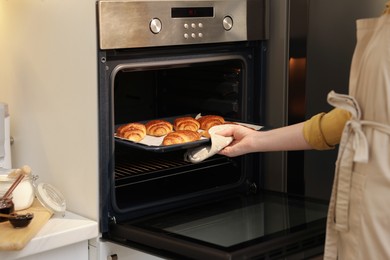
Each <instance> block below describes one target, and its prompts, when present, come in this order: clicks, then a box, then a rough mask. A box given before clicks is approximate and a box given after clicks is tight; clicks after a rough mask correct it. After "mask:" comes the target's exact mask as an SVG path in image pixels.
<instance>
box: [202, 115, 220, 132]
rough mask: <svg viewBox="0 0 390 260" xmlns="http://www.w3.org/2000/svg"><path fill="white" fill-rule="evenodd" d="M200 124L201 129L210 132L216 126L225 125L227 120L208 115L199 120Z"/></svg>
mask: <svg viewBox="0 0 390 260" xmlns="http://www.w3.org/2000/svg"><path fill="white" fill-rule="evenodd" d="M198 122H199V124H200V129H202V130H209V129H210V128H211V127H213V126H215V125H221V124H223V123H225V119H224V118H223V117H221V116H216V115H207V116H202V117H200V118H198Z"/></svg>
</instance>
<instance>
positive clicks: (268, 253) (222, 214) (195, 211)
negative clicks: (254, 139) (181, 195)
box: [106, 191, 328, 259]
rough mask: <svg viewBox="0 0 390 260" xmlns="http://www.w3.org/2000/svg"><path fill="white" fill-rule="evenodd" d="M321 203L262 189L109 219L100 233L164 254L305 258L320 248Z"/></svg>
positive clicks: (324, 206)
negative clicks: (124, 218) (111, 221)
mask: <svg viewBox="0 0 390 260" xmlns="http://www.w3.org/2000/svg"><path fill="white" fill-rule="evenodd" d="M327 208H328V206H327V202H324V201H318V200H312V199H307V198H302V197H296V196H292V195H287V194H284V193H276V192H268V191H262V192H260V193H258V194H255V195H245V196H233V197H227V198H224V199H223V200H221V199H219V200H218V199H216V200H211V201H209V202H208V203H203V204H197V205H191V206H188V207H185V208H181V209H179V210H171V211H167V212H164V213H160V214H154V215H152V216H146V217H142V218H140V219H136V220H131V221H127V222H123V223H115V224H112V226H111V227H110V232H109V233H108V234H106V235H107V239H109V240H111V241H115V242H117V243H120V244H124V245H126V246H129V247H132V248H136V249H138V250H141V251H144V252H147V253H149V254H153V255H157V256H159V257H162V258H169V259H280V258H284V257H289V259H307V258H310V257H313V256H316V255H319V254H321V253H322V252H323V244H324V238H325V225H326V214H327ZM291 257H292V258H291ZM294 257H295V258H294Z"/></svg>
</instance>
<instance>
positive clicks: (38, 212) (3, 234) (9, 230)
mask: <svg viewBox="0 0 390 260" xmlns="http://www.w3.org/2000/svg"><path fill="white" fill-rule="evenodd" d="M17 213H34V218H33V219H32V220H31V222H30V224H29V225H28V226H27V227H24V228H14V227H13V226H12V225H11V223H10V222H9V221H5V222H1V223H0V251H13V250H20V249H23V248H24V247H25V245H26V244H27V243H28V242H29V241H30V240H31V239H32V238H33V237H34V236H35V235H36V234H37V233H38V231H39V230H40V229H41V228H42V227H43V226H44V225H45V224H46V222H47V221H48V220H49V219H50V218H51V216H52V215H53V214H52V213H51V212H50V211H49V210H48V209H46V208H45V207H43V206H42V204H41V203H40V202H39V201H38V200H37V199H35V200H34V202H33V204H32V205H31V207H30V208H28V209H25V210H20V211H18V212H17Z"/></svg>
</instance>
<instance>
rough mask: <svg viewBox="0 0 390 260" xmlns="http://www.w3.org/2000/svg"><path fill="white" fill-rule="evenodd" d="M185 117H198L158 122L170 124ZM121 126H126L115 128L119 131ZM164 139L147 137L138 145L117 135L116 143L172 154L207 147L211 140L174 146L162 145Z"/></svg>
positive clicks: (170, 118) (167, 119) (171, 118)
mask: <svg viewBox="0 0 390 260" xmlns="http://www.w3.org/2000/svg"><path fill="white" fill-rule="evenodd" d="M185 116H190V117H193V118H195V117H196V115H181V116H174V117H164V118H157V119H158V120H166V121H168V122H170V123H172V125H173V122H174V121H175V119H176V118H179V117H185ZM151 120H154V119H150V120H145V121H138V123H142V124H146V123H147V122H149V121H151ZM121 125H124V124H119V125H116V126H115V129H118V127H120V126H121ZM163 139H164V136H161V137H156V136H149V135H147V136H146V137H145V138H144V139H143V140H141V141H140V142H138V143H136V142H133V141H130V140H127V139H124V138H121V137H118V136H116V135H115V142H116V143H120V144H124V145H126V146H129V147H132V148H136V149H141V150H145V151H152V152H162V153H164V152H170V151H177V150H183V149H189V148H194V147H197V146H200V145H205V144H208V143H210V139H209V138H205V137H202V138H201V139H200V140H197V141H194V142H188V143H183V144H173V145H160V144H161V143H162V141H163Z"/></svg>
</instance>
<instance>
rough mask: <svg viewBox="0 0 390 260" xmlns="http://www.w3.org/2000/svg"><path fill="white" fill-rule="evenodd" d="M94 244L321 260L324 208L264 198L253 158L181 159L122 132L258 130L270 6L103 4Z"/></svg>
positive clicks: (224, 0) (173, 150) (261, 0)
mask: <svg viewBox="0 0 390 260" xmlns="http://www.w3.org/2000/svg"><path fill="white" fill-rule="evenodd" d="M97 11H98V28H99V33H98V34H99V40H98V42H99V51H98V57H99V141H100V142H99V167H100V172H99V182H100V197H99V205H100V213H99V215H100V220H99V221H100V230H101V234H102V240H103V241H108V242H111V243H115V244H118V245H121V246H123V247H128V248H133V249H137V250H140V251H144V252H146V253H148V254H152V255H157V256H159V257H162V258H169V259H277V258H283V257H287V256H290V257H291V256H296V257H299V259H300V258H304V257H309V256H312V255H315V254H318V253H320V252H321V250H322V244H323V240H324V226H325V217H326V211H327V203H326V202H322V201H318V200H313V199H309V198H303V197H297V196H294V195H291V194H285V193H279V192H273V191H268V190H267V189H266V187H263V186H262V183H263V182H262V177H263V176H264V174H266V172H264V170H263V168H262V157H261V154H250V155H245V156H241V157H238V158H226V157H223V156H220V155H215V156H213V157H211V158H209V159H207V160H205V161H203V162H201V163H196V164H193V163H189V162H187V161H185V160H184V153H185V152H186V151H187V150H188V149H191V148H193V147H195V146H198V145H205V144H207V143H208V142H210V141H209V140H207V139H206V140H203V141H201V142H198V143H196V142H195V143H187V144H183V145H174V146H160V145H158V146H153V145H151V146H150V145H141V144H137V143H132V142H128V141H123V140H121V139H117V138H115V130H116V128H117V126H118V125H121V124H124V123H129V122H147V121H148V120H153V119H166V120H172V119H174V118H176V117H178V116H184V115H186V116H188V115H190V116H195V115H197V114H199V113H201V114H202V115H207V114H212V115H220V116H223V117H224V118H226V119H227V120H229V121H234V122H244V123H251V124H256V125H263V124H264V96H265V95H264V93H265V91H267V87H266V85H265V69H266V68H265V64H266V63H265V57H266V52H267V40H268V1H267V0H213V1H184V0H182V1H161V0H160V1H157V0H155V1H131V0H128V1H109V0H107V1H99V2H98V3H97Z"/></svg>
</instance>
